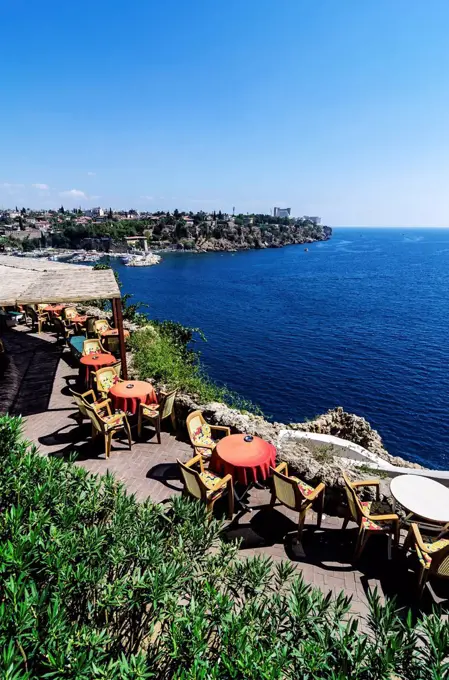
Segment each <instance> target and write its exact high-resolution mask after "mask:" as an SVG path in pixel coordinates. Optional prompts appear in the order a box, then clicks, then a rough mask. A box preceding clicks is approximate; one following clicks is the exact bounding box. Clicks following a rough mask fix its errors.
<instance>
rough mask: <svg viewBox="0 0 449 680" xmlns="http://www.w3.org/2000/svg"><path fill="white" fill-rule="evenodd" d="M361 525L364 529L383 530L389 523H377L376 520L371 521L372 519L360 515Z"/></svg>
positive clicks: (387, 527) (388, 526)
mask: <svg viewBox="0 0 449 680" xmlns="http://www.w3.org/2000/svg"><path fill="white" fill-rule="evenodd" d="M362 527H363V529H365V530H366V531H385V530H386V529H389V528H390V525H389V524H383V525H380V524H377V523H376V522H373V520H372V519H368V517H362Z"/></svg>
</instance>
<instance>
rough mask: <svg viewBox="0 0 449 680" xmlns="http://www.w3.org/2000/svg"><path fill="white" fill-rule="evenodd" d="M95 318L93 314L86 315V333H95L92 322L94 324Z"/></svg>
mask: <svg viewBox="0 0 449 680" xmlns="http://www.w3.org/2000/svg"><path fill="white" fill-rule="evenodd" d="M96 320H97V319H96V317H95V316H88V317H87V319H86V332H87V335H93V334H94V333H95V328H94V324H95V321H96Z"/></svg>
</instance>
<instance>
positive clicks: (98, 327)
mask: <svg viewBox="0 0 449 680" xmlns="http://www.w3.org/2000/svg"><path fill="white" fill-rule="evenodd" d="M108 329H109V324H108V322H107V320H106V319H97V320H96V321H95V322H94V331H95V333H104V331H107V330H108Z"/></svg>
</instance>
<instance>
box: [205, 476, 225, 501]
mask: <svg viewBox="0 0 449 680" xmlns="http://www.w3.org/2000/svg"><path fill="white" fill-rule="evenodd" d="M200 477H201V480H202V481H203V482H204V484H205V485H206V487H207V488H208V491H207V497H208V498H213V497H214V496H221V494H222V493H223V491H224V487H223V488H221V489H215V490H213V489H211V487H213V486H214V485H215V484H216V483H217V482H219V481H220V479H221V477H219V475H216V474H214V473H213V472H211V471H210V470H205V471H204V472H200Z"/></svg>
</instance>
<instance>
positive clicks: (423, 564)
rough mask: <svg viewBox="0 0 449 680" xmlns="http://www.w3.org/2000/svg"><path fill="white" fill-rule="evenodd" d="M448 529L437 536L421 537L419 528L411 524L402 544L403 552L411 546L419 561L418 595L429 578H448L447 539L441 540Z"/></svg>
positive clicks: (420, 594) (448, 549) (448, 543)
mask: <svg viewBox="0 0 449 680" xmlns="http://www.w3.org/2000/svg"><path fill="white" fill-rule="evenodd" d="M448 529H449V527H448V526H446V527H445V529H444V530H443V531H442V532H441V533H440V534H439V535H438V536H422V535H421V531H420V529H419V526H418V525H417V524H415V523H414V522H412V524H411V525H410V529H409V532H408V534H407V538H406V539H405V542H404V550H405V551H407V550H408V549H409V548H410V547H411V546H412V545H413V547H414V549H415V551H416V556H417V558H418V561H419V565H420V566H419V573H418V593H419V597H421V596H422V594H423V591H424V587H425V585H426V583H427V580H428V579H429V577H430V576H435V577H437V578H449V538H442V536H441V535H442V534H447V532H448Z"/></svg>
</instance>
